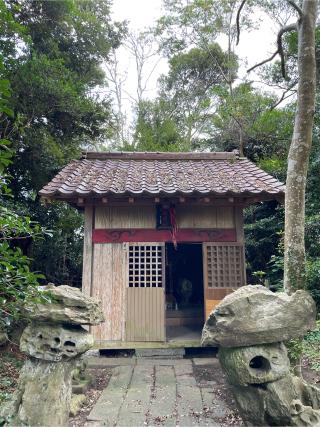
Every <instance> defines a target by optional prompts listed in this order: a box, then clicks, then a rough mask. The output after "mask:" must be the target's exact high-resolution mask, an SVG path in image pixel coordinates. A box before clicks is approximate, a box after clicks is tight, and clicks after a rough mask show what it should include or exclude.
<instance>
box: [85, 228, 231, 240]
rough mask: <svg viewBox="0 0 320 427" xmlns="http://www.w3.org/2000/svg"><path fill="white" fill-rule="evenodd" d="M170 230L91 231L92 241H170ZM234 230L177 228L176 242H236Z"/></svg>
mask: <svg viewBox="0 0 320 427" xmlns="http://www.w3.org/2000/svg"><path fill="white" fill-rule="evenodd" d="M171 241H172V237H171V232H170V230H156V229H151V228H150V229H149V228H128V229H124V228H122V229H101V228H96V229H94V230H93V231H92V242H93V243H125V242H171ZM236 241H237V236H236V230H235V229H233V228H212V229H199V228H198V229H194V228H193V229H191V228H190V229H189V228H183V229H179V230H178V232H177V242H236Z"/></svg>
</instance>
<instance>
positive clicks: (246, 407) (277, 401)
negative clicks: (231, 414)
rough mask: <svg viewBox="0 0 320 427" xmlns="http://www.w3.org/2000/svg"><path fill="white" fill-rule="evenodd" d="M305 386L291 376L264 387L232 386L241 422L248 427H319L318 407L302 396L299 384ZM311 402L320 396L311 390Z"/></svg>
mask: <svg viewBox="0 0 320 427" xmlns="http://www.w3.org/2000/svg"><path fill="white" fill-rule="evenodd" d="M299 382H300V383H301V384H300V385H302V384H303V383H304V382H303V381H302V380H300V378H297V377H292V376H291V375H290V374H288V375H287V376H285V377H284V378H281V379H280V380H277V381H273V382H270V383H265V384H260V385H257V384H250V385H232V386H231V390H232V392H233V395H234V398H235V400H236V403H237V406H238V409H239V412H240V414H241V418H242V419H243V421H244V422H245V425H247V426H306V427H316V426H319V425H320V424H319V423H318V422H319V415H320V414H319V406H317V405H315V406H313V407H312V406H310V400H309V398H308V399H305V396H304V395H303V394H301V388H300V386H299V387H296V385H297V384H298V383H299ZM313 393H314V396H313V397H312V400H313V401H316V400H317V399H318V396H319V393H320V392H319V390H317V389H316V388H314V390H313Z"/></svg>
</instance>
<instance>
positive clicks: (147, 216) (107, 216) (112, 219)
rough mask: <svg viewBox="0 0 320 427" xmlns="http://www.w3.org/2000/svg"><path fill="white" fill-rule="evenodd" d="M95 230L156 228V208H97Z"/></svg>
mask: <svg viewBox="0 0 320 427" xmlns="http://www.w3.org/2000/svg"><path fill="white" fill-rule="evenodd" d="M95 228H156V208H155V206H134V205H132V206H106V207H104V206H97V207H96V215H95Z"/></svg>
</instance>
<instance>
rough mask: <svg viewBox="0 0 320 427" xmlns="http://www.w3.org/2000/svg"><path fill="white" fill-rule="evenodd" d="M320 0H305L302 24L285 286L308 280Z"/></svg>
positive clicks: (288, 194) (290, 160)
mask: <svg viewBox="0 0 320 427" xmlns="http://www.w3.org/2000/svg"><path fill="white" fill-rule="evenodd" d="M316 14H317V0H304V1H303V6H302V16H301V19H300V21H299V28H298V73H299V83H298V99H297V110H296V116H295V123H294V131H293V137H292V141H291V145H290V150H289V154H288V170H287V182H286V201H285V240H284V289H285V291H286V292H287V293H289V294H290V293H292V292H293V291H294V290H295V289H299V288H300V289H301V288H303V287H304V283H305V242H304V233H305V231H304V222H305V188H306V178H307V172H308V164H309V155H310V150H311V143H312V128H313V116H314V109H315V86H316V62H315V23H316Z"/></svg>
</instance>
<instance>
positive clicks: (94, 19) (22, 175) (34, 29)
mask: <svg viewBox="0 0 320 427" xmlns="http://www.w3.org/2000/svg"><path fill="white" fill-rule="evenodd" d="M240 3H241V2H239V1H237V0H219V1H217V0H191V1H190V0H189V1H181V2H176V1H175V0H164V2H163V4H164V10H165V13H164V15H163V16H162V17H161V18H160V19H159V21H158V22H157V25H156V26H155V27H153V28H149V29H144V30H143V31H142V32H140V33H137V32H133V31H131V30H130V28H129V26H128V24H127V23H125V22H124V23H123V22H122V23H119V22H113V21H112V19H111V9H112V4H111V3H110V2H109V1H107V0H82V1H81V2H80V1H75V0H59V1H46V0H37V1H34V0H10V1H9V0H0V97H1V98H0V138H1V141H0V148H1V150H0V176H1V181H0V186H1V192H0V199H1V200H0V204H1V208H0V309H1V311H2V313H5V320H4V322H5V323H10V321H11V319H12V318H14V316H16V315H17V313H15V309H12V310H10V309H9V308H8V301H9V302H10V301H15V300H16V299H19V298H21V299H23V298H26V294H27V293H26V289H31V290H34V289H35V286H36V284H37V283H38V282H39V281H44V280H46V281H51V282H54V283H56V284H62V283H63V284H71V285H74V286H80V285H81V264H82V241H83V240H82V239H83V236H82V224H83V217H82V215H81V213H79V212H78V211H76V210H75V209H73V208H71V207H69V206H67V205H66V204H63V203H52V204H50V205H48V206H45V205H43V203H42V202H41V200H40V198H39V196H38V191H39V190H40V189H41V188H42V186H43V185H45V184H46V183H47V182H48V181H49V180H50V179H51V178H52V177H53V176H54V175H55V174H56V173H57V172H58V171H59V170H60V169H61V168H62V167H63V166H64V165H65V164H67V163H68V162H69V161H70V160H71V159H72V158H76V157H79V156H80V154H81V151H82V150H83V149H95V150H105V149H119V150H131V151H193V150H200V151H231V150H233V149H238V150H239V151H240V153H241V154H243V155H245V156H247V157H248V158H249V159H250V160H252V161H253V162H255V163H257V164H258V165H259V166H260V167H261V168H263V169H264V170H266V171H267V172H269V173H271V174H272V175H274V176H276V177H277V178H278V179H280V180H282V181H284V180H285V176H286V158H287V151H288V147H289V144H290V140H291V136H292V130H293V118H294V112H295V90H296V83H297V69H296V55H297V36H296V33H294V32H292V33H288V34H287V35H286V36H285V40H284V50H285V56H286V71H287V73H286V77H285V78H284V77H283V76H282V74H281V67H280V63H279V61H278V60H277V59H275V60H274V61H272V62H271V63H266V64H264V65H263V66H261V67H259V68H257V69H256V70H255V71H256V74H255V75H254V76H255V77H254V79H252V78H251V74H250V73H249V74H247V77H246V78H242V79H240V78H239V69H240V68H241V67H243V66H244V65H243V64H242V63H241V60H240V59H239V58H238V57H237V56H236V54H235V45H236V41H237V29H236V12H237V10H238V7H239V4H240ZM248 5H249V6H248V7H246V11H245V12H243V13H242V19H241V30H242V31H249V30H250V29H251V28H252V27H253V26H255V25H257V24H258V20H255V17H257V16H260V15H259V14H268V15H269V17H270V18H271V19H273V20H274V21H276V22H278V23H279V26H280V25H283V24H284V23H286V22H289V21H290V18H291V16H292V15H291V11H290V10H289V8H288V6H287V2H285V1H283V2H282V1H279V2H273V1H271V0H270V1H269V0H263V1H260V0H252V1H251V2H249V3H248ZM221 37H224V38H225V39H226V40H227V49H226V50H224V49H223V48H222V47H221V46H220V44H219V43H218V41H219V40H220V39H221ZM120 46H122V47H123V46H124V47H126V49H127V50H128V52H130V54H131V55H133V57H134V64H135V69H136V73H137V84H136V87H137V89H136V96H135V97H134V98H132V97H131V98H132V99H131V105H132V116H131V118H130V120H128V117H126V115H125V114H124V112H123V111H124V110H123V102H124V97H125V96H126V94H125V93H124V90H123V81H124V78H125V77H124V76H123V74H121V73H120V72H119V63H118V58H117V51H118V49H119V47H120ZM249 48H250V47H249V46H248V49H249ZM316 53H317V63H318V65H320V30H318V32H317V52H316ZM159 56H162V57H164V58H166V59H167V61H168V66H169V68H168V72H167V73H166V74H165V75H162V76H161V77H160V78H159V80H158V93H157V96H156V97H155V98H153V99H151V100H150V99H149V98H148V97H147V91H146V87H147V81H148V79H149V77H150V74H151V73H152V72H153V71H154V69H155V68H156V66H157V58H158V57H159ZM267 56H268V55H267V54H266V57H267ZM150 61H151V64H154V65H151V68H150V65H148V64H150ZM242 74H243V73H242ZM257 76H258V77H257ZM256 80H259V82H260V83H261V82H262V83H263V86H262V85H261V84H259V85H257V84H256V83H257V82H256ZM261 87H263V89H261ZM319 89H320V86H319V80H318V85H317V108H316V114H315V126H314V137H313V138H314V140H313V151H312V156H311V161H310V166H309V176H308V182H307V200H306V213H307V219H306V250H307V277H306V286H307V288H308V289H309V290H310V291H311V293H312V294H313V296H314V297H315V298H316V300H317V302H318V304H320V111H319V104H320V96H319V95H320V90H319ZM283 218H284V215H283V207H282V206H280V205H279V204H278V203H277V202H268V203H263V204H262V203H261V204H257V205H254V206H252V207H250V208H248V209H247V210H246V213H245V233H246V256H247V273H248V283H259V282H263V283H265V284H267V285H270V286H271V287H272V288H275V289H276V288H280V287H281V286H282V275H283V243H282V238H283V229H284V223H283V221H284V219H283ZM4 288H6V289H7V291H6V293H4V292H3V291H2V290H3V289H4ZM8 289H9V290H10V292H8ZM30 292H31V295H33V291H30ZM5 307H7V308H5ZM2 318H3V316H2Z"/></svg>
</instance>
